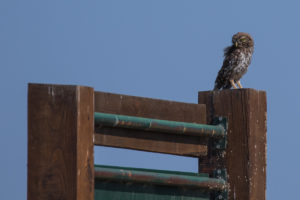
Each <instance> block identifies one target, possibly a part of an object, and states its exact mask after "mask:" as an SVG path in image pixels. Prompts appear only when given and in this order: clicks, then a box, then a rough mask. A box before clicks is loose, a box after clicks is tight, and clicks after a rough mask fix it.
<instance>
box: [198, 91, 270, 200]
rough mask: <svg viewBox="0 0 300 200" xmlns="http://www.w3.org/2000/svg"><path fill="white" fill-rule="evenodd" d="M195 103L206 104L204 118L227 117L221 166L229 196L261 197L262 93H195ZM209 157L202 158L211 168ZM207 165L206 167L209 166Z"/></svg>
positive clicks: (264, 111) (264, 113) (257, 199)
mask: <svg viewBox="0 0 300 200" xmlns="http://www.w3.org/2000/svg"><path fill="white" fill-rule="evenodd" d="M199 103H200V104H206V105H207V120H208V121H210V120H211V118H212V116H225V117H227V118H228V125H229V127H228V137H227V139H228V140H227V141H228V145H227V150H226V155H225V163H224V165H225V167H226V168H227V172H228V181H229V185H230V192H229V199H238V200H264V199H265V190H266V131H267V129H266V120H267V109H266V108H267V105H266V104H267V103H266V93H265V92H264V91H257V90H253V89H236V90H223V91H208V92H199ZM214 159H215V158H213V157H210V158H208V159H207V160H206V162H207V163H203V161H202V163H199V165H200V166H201V165H202V166H203V165H205V164H206V165H207V167H208V168H209V167H213V165H214ZM209 165H210V166H209Z"/></svg>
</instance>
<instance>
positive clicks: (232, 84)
mask: <svg viewBox="0 0 300 200" xmlns="http://www.w3.org/2000/svg"><path fill="white" fill-rule="evenodd" d="M229 81H230V84H231V86H232V87H233V88H234V89H237V87H236V85H235V83H234V81H233V80H232V79H230V80H229Z"/></svg>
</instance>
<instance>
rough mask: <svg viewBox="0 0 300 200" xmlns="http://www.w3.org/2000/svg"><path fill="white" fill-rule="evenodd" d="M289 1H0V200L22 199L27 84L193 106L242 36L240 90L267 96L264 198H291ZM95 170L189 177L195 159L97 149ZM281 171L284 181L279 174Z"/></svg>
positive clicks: (295, 80)
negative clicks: (248, 48)
mask: <svg viewBox="0 0 300 200" xmlns="http://www.w3.org/2000/svg"><path fill="white" fill-rule="evenodd" d="M299 7H300V3H299V2H297V1H258V0H256V1H218V2H216V1H209V2H208V1H205V2H204V1H199V0H188V1H187V0H99V1H62V0H60V1H58V0H53V1H32V0H28V1H20V0H9V1H8V0H2V1H0V67H1V73H0V83H1V84H0V89H1V98H0V102H1V103H0V110H1V112H0V121H1V123H0V130H1V135H0V137H1V138H0V159H1V162H0V163H1V164H0V177H1V179H0V188H1V189H0V199H26V184H27V183H26V180H27V179H26V173H27V172H26V170H27V169H26V165H27V84H28V82H36V83H57V84H77V85H87V86H92V87H94V88H95V90H99V91H107V92H114V93H121V94H128V95H135V96H144V97H152V98H160V99H167V100H174V101H183V102H192V103H196V102H197V92H198V91H205V90H210V89H212V87H213V82H214V80H215V77H216V74H217V72H218V70H219V68H220V66H221V64H222V59H223V57H222V56H223V48H224V47H226V46H228V45H229V44H230V41H231V36H232V35H233V34H235V33H236V32H239V31H240V32H248V33H250V34H251V35H252V36H253V38H254V41H255V53H254V56H253V61H252V64H251V66H250V68H249V71H248V73H247V74H246V75H245V76H244V78H243V79H242V83H243V85H244V87H247V88H255V89H261V90H266V91H267V97H268V162H267V165H268V166H267V175H268V176H267V197H268V199H272V200H277V199H295V198H297V197H298V196H299V194H298V190H299V189H298V182H299V181H298V180H299V178H300V175H299V173H298V171H299V169H300V159H299V141H300V130H298V129H297V126H296V125H297V124H298V123H299V122H298V121H299V119H300V118H299V113H300V106H299V102H300V93H299V92H300V90H299V73H300V69H299V61H298V58H299V57H300V52H299V45H300V23H299V19H300V12H299ZM95 161H96V163H101V164H113V165H123V166H135V167H148V168H155V169H170V170H182V171H196V168H197V161H196V159H190V158H183V157H176V156H166V155H159V154H151V153H141V152H132V151H126V150H116V149H107V148H100V147H97V148H96V152H95ZM287 172H289V173H287Z"/></svg>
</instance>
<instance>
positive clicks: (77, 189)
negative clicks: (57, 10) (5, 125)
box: [27, 84, 94, 200]
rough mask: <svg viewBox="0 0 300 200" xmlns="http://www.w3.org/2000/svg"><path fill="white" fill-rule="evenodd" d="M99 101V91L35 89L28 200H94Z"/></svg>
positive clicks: (31, 103)
mask: <svg viewBox="0 0 300 200" xmlns="http://www.w3.org/2000/svg"><path fill="white" fill-rule="evenodd" d="M93 101H94V91H93V88H89V87H81V86H62V85H42V84H29V87H28V192H27V199H30V200H44V199H45V200H46V199H47V200H48V199H51V200H56V199H57V200H61V199H65V200H75V199H76V200H92V199H94V160H93V156H94V155H93V133H94V122H93V120H94V118H93V114H94V106H93V105H94V102H93Z"/></svg>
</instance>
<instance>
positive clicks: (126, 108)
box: [95, 92, 206, 124]
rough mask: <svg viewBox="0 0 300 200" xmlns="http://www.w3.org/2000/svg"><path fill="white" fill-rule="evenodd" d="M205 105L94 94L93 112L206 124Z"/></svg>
mask: <svg viewBox="0 0 300 200" xmlns="http://www.w3.org/2000/svg"><path fill="white" fill-rule="evenodd" d="M205 108H206V107H205V105H201V104H193V103H182V102H175V101H167V100H159V99H151V98H143V97H135V96H128V95H121V94H112V93H106V92H95V112H103V113H111V114H120V115H131V116H137V117H146V118H154V119H163V120H170V121H182V122H194V123H199V124H206V109H205Z"/></svg>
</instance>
